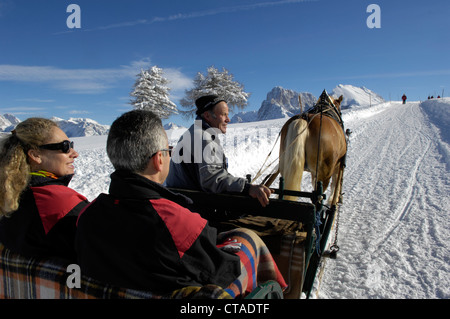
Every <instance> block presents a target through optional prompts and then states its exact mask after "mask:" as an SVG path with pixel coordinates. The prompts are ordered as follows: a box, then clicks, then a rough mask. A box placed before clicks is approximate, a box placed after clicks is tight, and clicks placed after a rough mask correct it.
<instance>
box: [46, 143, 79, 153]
mask: <svg viewBox="0 0 450 319" xmlns="http://www.w3.org/2000/svg"><path fill="white" fill-rule="evenodd" d="M39 148H43V149H46V150H54V151H57V150H60V151H62V152H63V153H69V152H70V149H71V148H73V142H71V141H67V140H66V141H62V142H61V143H53V144H45V145H41V146H39Z"/></svg>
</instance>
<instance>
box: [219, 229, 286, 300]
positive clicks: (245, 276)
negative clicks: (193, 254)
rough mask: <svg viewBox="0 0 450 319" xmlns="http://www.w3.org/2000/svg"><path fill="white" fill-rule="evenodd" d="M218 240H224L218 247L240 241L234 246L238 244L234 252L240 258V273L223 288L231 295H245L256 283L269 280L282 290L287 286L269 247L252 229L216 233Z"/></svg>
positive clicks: (234, 296) (240, 296)
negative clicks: (277, 284)
mask: <svg viewBox="0 0 450 319" xmlns="http://www.w3.org/2000/svg"><path fill="white" fill-rule="evenodd" d="M218 241H219V242H225V244H221V245H218V246H219V247H220V246H223V245H227V244H228V245H230V244H229V243H232V244H231V246H233V245H234V243H235V242H237V243H240V245H235V246H236V248H237V247H238V246H240V249H239V251H237V252H236V254H237V255H238V256H239V258H240V260H241V275H240V276H239V277H238V278H237V279H236V280H235V281H234V282H232V283H231V284H230V285H229V286H228V287H227V288H226V289H225V291H226V292H228V293H229V294H230V295H231V297H233V298H236V297H239V298H242V297H245V296H247V295H248V294H249V293H250V292H251V291H252V290H254V289H255V288H256V287H257V286H258V285H260V284H262V283H265V282H267V281H271V280H274V281H277V282H278V283H279V284H280V286H281V288H282V289H283V290H284V289H286V288H287V284H286V282H285V281H284V279H283V276H282V275H281V273H280V271H279V270H278V267H277V265H276V263H275V262H274V260H273V258H272V255H271V254H270V252H269V249H268V248H267V246H266V245H265V244H264V242H263V241H262V240H261V238H260V237H259V236H258V235H256V234H255V233H254V232H253V231H251V230H249V229H246V228H238V229H234V230H231V231H228V232H223V233H220V234H219V235H218Z"/></svg>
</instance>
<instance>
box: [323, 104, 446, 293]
mask: <svg viewBox="0 0 450 319" xmlns="http://www.w3.org/2000/svg"><path fill="white" fill-rule="evenodd" d="M387 106H389V105H387ZM346 126H347V127H349V128H351V129H352V130H353V132H354V133H353V136H352V138H351V141H350V147H349V155H348V160H347V169H346V171H345V176H344V183H345V184H344V192H345V193H346V196H345V202H344V205H343V206H342V209H341V217H340V224H339V227H340V228H339V239H338V240H339V246H340V248H341V250H340V252H339V253H338V259H336V260H328V261H327V263H326V268H325V271H324V276H323V281H322V285H321V287H320V290H319V294H318V298H449V297H450V288H449V286H450V278H449V274H450V254H449V252H450V249H449V247H450V232H449V229H450V219H449V218H448V211H449V204H450V201H449V194H450V191H449V187H450V183H449V174H448V167H446V165H447V164H446V162H445V161H443V159H442V158H443V156H442V154H440V152H439V149H440V147H439V142H438V141H439V140H440V137H439V136H437V132H436V130H434V129H433V127H432V125H431V124H430V122H429V121H428V119H427V117H426V115H425V113H424V112H423V111H422V109H421V108H420V106H419V103H407V104H406V105H401V104H393V105H392V106H389V107H386V108H384V109H382V110H381V111H380V112H379V113H377V114H375V115H373V116H371V117H369V118H366V119H364V120H363V121H361V120H360V119H358V118H356V119H352V120H350V121H346Z"/></svg>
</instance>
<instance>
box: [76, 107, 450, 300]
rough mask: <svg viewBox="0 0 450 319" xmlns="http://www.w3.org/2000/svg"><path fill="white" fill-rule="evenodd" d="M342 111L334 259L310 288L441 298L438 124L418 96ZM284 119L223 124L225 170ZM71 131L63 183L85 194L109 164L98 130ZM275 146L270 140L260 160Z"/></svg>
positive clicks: (444, 254)
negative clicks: (72, 168)
mask: <svg viewBox="0 0 450 319" xmlns="http://www.w3.org/2000/svg"><path fill="white" fill-rule="evenodd" d="M449 104H450V103H449ZM449 113H450V111H449ZM343 119H344V123H345V126H346V128H350V129H351V130H352V131H353V134H352V135H351V138H350V143H349V149H348V156H347V167H346V170H345V172H344V185H343V192H344V193H345V195H344V203H343V205H342V206H341V208H340V219H339V233H338V245H339V247H340V251H339V253H338V258H337V259H334V260H333V259H328V260H327V261H326V266H325V268H324V272H323V276H322V282H321V284H320V289H318V290H316V291H314V292H313V296H315V297H316V298H320V299H336V298H344V299H353V298H364V299H366V298H450V253H449V252H450V249H449V246H450V232H449V229H450V219H449V218H448V207H449V204H450V196H449V194H450V190H449V187H450V180H449V174H448V170H449V164H448V163H449V154H448V150H449V147H448V144H446V143H448V141H446V140H445V138H446V136H447V135H445V134H447V133H444V132H443V131H442V130H445V127H444V128H441V130H439V128H437V127H435V126H434V125H433V124H432V121H430V120H429V118H428V115H427V113H426V112H425V111H424V108H423V107H421V106H420V104H419V103H418V102H410V103H407V104H405V105H402V104H401V103H397V102H392V103H383V104H379V105H377V106H374V107H371V108H365V109H356V110H353V109H352V110H346V111H344V112H343ZM285 121H286V120H285V119H279V120H271V121H264V122H253V123H242V124H233V125H229V128H228V132H227V134H226V136H225V137H223V138H222V137H221V140H222V143H223V145H224V148H225V153H226V155H227V156H228V161H229V170H230V172H231V173H232V174H233V175H235V176H242V177H245V175H246V174H252V176H255V174H256V173H257V171H258V170H259V168H260V167H261V166H262V165H263V163H264V161H265V160H266V157H267V155H268V153H269V152H270V150H271V149H272V148H273V147H274V144H275V141H276V139H277V135H278V132H279V130H280V129H281V126H282V125H283V124H284V123H285ZM184 131H185V129H181V130H174V131H169V132H168V136H169V143H170V144H171V145H175V143H176V141H177V140H178V138H179V136H180V135H181V134H182V133H183V132H184ZM74 141H75V145H76V149H77V151H78V152H79V153H80V157H79V158H78V159H77V160H76V167H77V174H76V175H75V177H74V179H73V181H72V183H71V187H73V188H74V189H75V190H77V191H79V192H80V193H82V194H84V195H86V196H87V197H88V198H89V199H90V200H93V199H94V198H95V197H96V196H97V195H98V194H99V193H101V192H107V191H108V187H109V175H110V174H111V173H112V172H113V167H112V165H111V163H110V162H109V160H108V158H107V155H106V151H105V144H106V136H98V137H89V138H75V139H74ZM277 144H278V143H277ZM277 156H278V145H277V146H275V147H274V150H273V154H272V155H271V157H270V158H269V159H268V160H267V162H266V164H267V163H271V162H272V161H274V160H276V158H277ZM268 173H269V170H267V171H265V172H264V173H263V176H265V175H266V174H268ZM260 180H261V178H260V179H259V180H257V181H260ZM310 181H311V179H310V175H309V174H305V176H304V179H303V183H302V185H303V189H304V190H311V186H310V183H311V182H310ZM273 186H274V187H276V186H277V183H274V184H273ZM330 238H334V233H332V234H331V235H330ZM317 288H318V287H317V285H316V287H315V289H317Z"/></svg>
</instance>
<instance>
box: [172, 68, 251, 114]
mask: <svg viewBox="0 0 450 319" xmlns="http://www.w3.org/2000/svg"><path fill="white" fill-rule="evenodd" d="M209 94H217V95H219V96H220V97H221V98H223V99H225V100H226V101H227V104H228V107H229V109H230V111H232V110H234V108H235V107H237V108H238V109H241V110H242V109H244V108H245V107H246V106H247V99H248V98H249V96H250V93H246V92H244V86H243V85H242V84H241V83H239V82H236V81H234V80H233V75H232V74H230V73H229V72H228V70H227V69H225V68H222V71H219V70H218V69H216V68H215V67H214V66H211V67H209V68H208V69H207V74H206V75H203V74H202V73H201V72H198V73H197V75H196V77H195V78H194V87H193V88H192V89H190V90H186V93H185V97H184V98H183V99H182V100H181V101H180V104H181V106H182V107H183V108H185V109H186V110H185V111H182V110H180V112H181V113H182V114H183V116H185V117H186V118H189V117H192V116H194V114H195V111H196V107H195V100H196V99H198V98H199V97H201V96H203V95H209Z"/></svg>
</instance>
